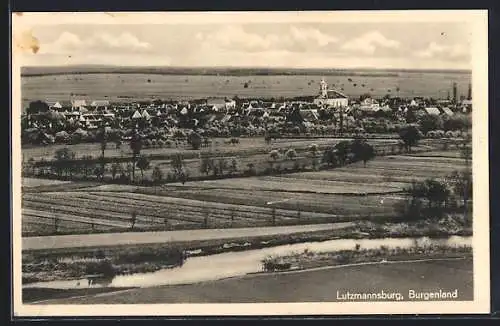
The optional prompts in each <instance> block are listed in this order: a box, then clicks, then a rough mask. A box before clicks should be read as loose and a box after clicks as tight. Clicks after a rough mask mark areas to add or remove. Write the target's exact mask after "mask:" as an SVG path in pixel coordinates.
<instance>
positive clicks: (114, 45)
mask: <svg viewBox="0 0 500 326" xmlns="http://www.w3.org/2000/svg"><path fill="white" fill-rule="evenodd" d="M150 47H151V45H150V44H149V43H147V42H143V41H140V40H139V39H138V38H137V37H136V36H134V35H132V34H130V33H126V32H124V33H121V34H119V35H113V34H110V33H102V32H101V33H95V34H93V35H92V36H90V37H87V38H82V37H80V36H78V35H76V34H73V33H70V32H63V33H61V35H59V37H58V38H57V39H56V40H55V41H53V42H50V43H46V44H42V45H41V52H42V53H55V54H64V53H73V54H74V52H102V53H108V52H114V51H127V52H143V51H146V50H148V49H150Z"/></svg>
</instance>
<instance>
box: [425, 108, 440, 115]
mask: <svg viewBox="0 0 500 326" xmlns="http://www.w3.org/2000/svg"><path fill="white" fill-rule="evenodd" d="M424 113H426V114H428V115H435V116H438V115H440V114H441V111H439V109H438V108H436V107H426V108H424Z"/></svg>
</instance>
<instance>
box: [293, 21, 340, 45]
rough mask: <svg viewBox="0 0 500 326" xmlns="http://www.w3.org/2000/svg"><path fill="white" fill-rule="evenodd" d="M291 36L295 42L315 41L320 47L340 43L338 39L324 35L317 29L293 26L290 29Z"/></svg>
mask: <svg viewBox="0 0 500 326" xmlns="http://www.w3.org/2000/svg"><path fill="white" fill-rule="evenodd" d="M290 34H291V36H292V38H293V40H294V41H295V42H309V41H313V42H315V43H316V44H317V45H319V46H326V45H328V44H330V43H336V42H338V39H337V38H336V37H334V36H331V35H328V34H325V33H322V32H321V31H319V30H317V29H315V28H297V27H295V26H292V27H290Z"/></svg>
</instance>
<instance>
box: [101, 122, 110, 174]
mask: <svg viewBox="0 0 500 326" xmlns="http://www.w3.org/2000/svg"><path fill="white" fill-rule="evenodd" d="M107 138H108V136H107V134H106V126H105V124H103V125H102V127H101V132H100V134H99V142H100V145H101V170H102V176H101V177H102V178H103V177H104V167H105V165H106V162H105V161H104V151H105V150H106V147H107V142H108V139H107Z"/></svg>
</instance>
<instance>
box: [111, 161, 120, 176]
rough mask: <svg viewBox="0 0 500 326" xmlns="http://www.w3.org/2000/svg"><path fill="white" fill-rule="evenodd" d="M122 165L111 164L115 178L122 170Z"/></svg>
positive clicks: (112, 174)
mask: <svg viewBox="0 0 500 326" xmlns="http://www.w3.org/2000/svg"><path fill="white" fill-rule="evenodd" d="M120 170H121V165H120V164H119V163H116V162H115V163H113V164H111V177H112V178H113V180H115V177H116V175H117V174H118V173H119V172H120Z"/></svg>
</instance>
